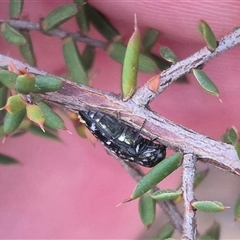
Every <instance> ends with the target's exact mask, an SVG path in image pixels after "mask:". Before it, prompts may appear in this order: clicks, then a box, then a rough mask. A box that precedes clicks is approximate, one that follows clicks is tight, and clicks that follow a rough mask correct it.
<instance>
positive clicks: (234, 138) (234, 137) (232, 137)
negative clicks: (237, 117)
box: [227, 127, 237, 145]
mask: <svg viewBox="0 0 240 240" xmlns="http://www.w3.org/2000/svg"><path fill="white" fill-rule="evenodd" d="M227 137H228V140H229V141H230V142H231V143H232V144H233V145H234V144H235V142H236V141H237V131H236V130H235V129H234V128H233V127H232V128H230V129H229V130H228V132H227Z"/></svg>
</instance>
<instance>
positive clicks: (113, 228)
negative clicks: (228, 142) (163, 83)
mask: <svg viewBox="0 0 240 240" xmlns="http://www.w3.org/2000/svg"><path fill="white" fill-rule="evenodd" d="M66 2H71V1H61V2H60V3H58V2H56V1H34V2H33V1H25V6H24V11H23V15H24V16H26V17H28V18H29V19H30V20H32V21H38V20H39V18H41V17H44V16H45V15H46V14H47V13H49V12H50V11H51V10H53V9H54V8H56V7H57V6H61V5H63V4H64V3H66ZM89 2H90V3H92V4H93V5H94V6H95V7H96V8H98V9H99V10H100V11H102V12H103V13H104V14H105V15H106V16H107V17H108V18H109V19H110V20H111V22H112V23H113V24H114V26H116V27H117V29H118V30H119V31H120V33H122V36H123V38H124V39H125V40H127V39H128V38H129V36H130V35H131V33H132V31H133V14H134V13H136V14H137V18H138V25H139V27H140V30H141V32H142V33H144V32H145V31H146V29H147V27H153V28H156V29H158V30H160V32H161V36H160V38H159V42H158V43H157V44H156V46H155V48H154V52H155V53H156V54H158V49H159V47H160V46H161V45H166V46H169V47H170V48H171V49H172V50H173V51H174V52H175V53H176V54H177V56H178V57H179V59H184V58H186V57H188V56H190V55H191V54H193V53H195V52H196V51H198V50H199V49H201V48H202V47H204V42H203V40H202V38H201V37H200V35H199V33H198V30H197V22H198V21H199V20H200V19H204V20H205V21H207V22H208V23H209V24H210V25H211V27H212V28H213V30H214V32H215V34H216V36H217V37H218V38H220V37H222V36H223V35H225V34H227V33H229V32H230V31H231V30H232V29H233V27H235V26H237V25H238V26H239V20H240V14H239V11H240V6H239V4H238V2H237V1H231V2H228V3H227V2H225V3H221V2H217V1H216V2H215V4H212V3H210V2H209V3H207V2H206V3H198V2H184V1H183V2H181V3H180V2H175V1H171V2H164V1H131V2H128V1H110V0H109V1H104V2H102V1H89ZM0 18H1V19H7V18H8V2H6V1H4V2H2V3H1V8H0ZM63 28H65V29H68V30H73V31H74V30H75V29H76V26H75V22H74V21H73V20H71V21H69V22H68V23H66V24H64V25H63ZM91 35H92V36H93V37H96V38H98V39H102V37H101V36H100V35H99V34H98V33H96V32H95V31H92V32H91ZM31 36H32V37H33V43H34V49H35V53H36V56H37V60H38V67H39V68H40V69H43V70H45V71H48V72H50V73H52V74H56V75H60V74H63V73H65V72H66V68H65V65H64V59H63V56H62V52H61V40H60V39H57V38H51V37H47V36H44V35H41V34H40V33H38V32H32V33H31ZM79 46H80V48H82V45H81V44H79ZM0 49H1V53H2V54H6V55H8V56H11V57H13V58H16V59H18V60H21V61H23V59H22V57H21V56H20V54H19V52H18V49H17V47H16V46H13V45H10V44H8V43H6V42H5V41H4V40H3V39H2V38H0ZM239 56H240V47H239V46H238V47H236V48H234V49H232V50H230V51H228V52H226V53H224V54H222V55H220V56H219V57H218V58H215V59H213V60H212V61H211V62H209V63H208V64H206V66H205V68H204V69H205V72H206V73H207V74H208V75H209V76H210V77H211V79H212V80H213V81H214V82H215V83H216V85H217V86H218V88H219V90H220V98H221V100H222V102H223V103H220V101H219V100H218V99H217V98H215V97H213V96H211V95H209V94H207V93H205V92H204V91H203V90H202V89H201V88H200V87H199V85H198V84H197V83H196V81H195V80H194V79H193V77H192V76H191V75H189V76H188V79H189V80H190V84H188V85H180V84H173V85H172V86H171V87H170V88H168V89H167V90H166V91H165V92H164V93H162V94H161V95H160V96H159V97H158V98H157V99H156V100H155V101H154V102H153V103H152V105H151V107H152V108H153V109H154V110H155V111H157V112H158V113H159V114H161V115H163V116H164V117H167V118H169V119H171V120H173V121H175V122H176V123H179V124H182V125H184V126H186V127H188V128H191V129H194V130H195V131H198V132H200V133H203V134H206V135H208V136H210V137H213V138H216V139H220V136H221V135H222V134H223V133H224V132H225V130H226V128H228V127H231V126H232V125H235V126H236V127H237V128H238V129H240V124H239V116H240V114H239V100H240V95H239V76H240V74H239V73H240V71H239V60H240V58H239ZM120 76H121V65H120V64H118V63H116V62H114V61H113V60H112V59H110V57H108V56H107V54H106V53H105V52H104V51H102V50H99V49H98V50H97V58H96V61H95V64H94V68H93V79H92V83H93V86H94V87H96V88H99V89H102V90H107V91H112V92H115V93H119V91H120ZM150 77H152V75H147V74H140V75H139V87H140V86H141V85H142V84H143V83H145V82H146V81H147V80H148V79H149V78H150ZM67 127H68V129H69V130H70V131H71V132H72V133H73V134H72V135H70V134H69V133H67V132H64V131H62V132H60V136H61V138H62V140H63V143H58V142H54V141H46V140H44V139H41V138H39V137H36V136H33V135H31V134H27V135H25V136H24V137H18V138H9V139H7V140H6V142H5V143H4V144H0V152H1V153H5V154H9V155H11V156H13V157H16V158H17V159H19V161H20V162H21V163H22V164H21V165H15V166H0V196H1V199H0V226H1V227H0V238H1V239H11V238H12V239H16V238H18V239H36V238H44V239H47V238H48V239H53V238H65V239H73V238H77V239H139V238H147V237H146V236H147V235H146V234H147V233H146V232H147V230H146V228H145V227H144V226H143V225H142V224H141V222H140V219H139V216H138V205H137V201H134V202H131V203H128V204H124V205H122V206H120V207H116V205H117V204H118V203H120V202H121V201H122V200H124V199H125V198H127V197H129V195H130V194H131V192H132V189H133V188H134V186H135V182H134V180H133V179H132V178H131V177H130V176H129V175H128V174H127V173H126V172H125V171H124V170H123V169H122V167H121V166H120V164H119V163H118V162H117V161H116V160H115V159H114V158H113V157H111V156H109V155H108V154H107V153H106V152H105V150H104V149H103V147H102V145H101V144H96V146H95V147H93V146H92V144H91V143H90V142H89V141H87V140H84V139H81V138H79V137H78V136H77V134H76V133H75V130H74V128H73V126H72V125H71V122H69V121H67ZM206 167H207V166H204V165H203V164H199V165H198V169H205V168H206ZM180 176H181V171H177V172H176V173H174V174H172V175H171V176H170V177H168V178H167V179H166V180H164V181H163V182H162V183H161V184H160V187H163V188H174V187H176V186H178V184H179V181H180ZM239 186H240V184H239V178H237V177H235V176H233V175H229V174H226V173H223V172H221V171H220V170H216V169H213V168H211V171H210V175H209V178H208V179H207V181H206V182H204V183H203V184H202V186H200V188H199V189H198V190H197V192H196V197H197V198H198V199H201V200H204V199H207V200H219V201H222V202H223V203H224V204H225V205H227V206H231V207H232V209H230V210H227V211H226V212H225V213H221V214H201V213H200V214H199V213H198V214H197V216H198V226H199V232H200V233H203V232H204V230H205V229H206V228H208V227H209V226H210V225H211V224H212V222H213V219H216V220H217V221H218V222H220V223H223V229H222V235H221V236H222V238H223V239H224V238H228V239H230V238H238V237H239V236H240V234H239V223H236V222H233V218H234V217H233V207H234V200H235V198H236V197H237V195H238V193H239ZM225 189H226V190H225ZM224 190H225V191H224ZM158 218H159V219H160V220H161V222H166V221H167V217H166V215H163V214H162V213H160V212H159V217H158ZM155 225H156V226H153V228H157V226H160V225H161V223H159V222H158V223H157V224H155ZM151 231H152V230H151V229H150V230H149V233H148V234H149V236H151ZM176 236H178V235H176Z"/></svg>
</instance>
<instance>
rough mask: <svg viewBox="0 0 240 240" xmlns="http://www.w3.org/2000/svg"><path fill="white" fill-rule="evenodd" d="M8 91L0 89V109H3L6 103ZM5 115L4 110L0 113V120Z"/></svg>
mask: <svg viewBox="0 0 240 240" xmlns="http://www.w3.org/2000/svg"><path fill="white" fill-rule="evenodd" d="M7 94H8V89H7V88H6V87H1V88H0V108H2V107H4V106H5V104H6V102H7ZM5 114H6V111H5V110H2V111H0V118H3V117H4V116H5Z"/></svg>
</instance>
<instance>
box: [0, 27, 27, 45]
mask: <svg viewBox="0 0 240 240" xmlns="http://www.w3.org/2000/svg"><path fill="white" fill-rule="evenodd" d="M1 32H2V36H3V38H4V39H5V40H6V41H7V42H9V43H12V44H15V45H23V44H26V43H27V40H26V39H25V37H24V36H23V34H21V33H20V32H19V31H18V30H16V29H15V28H13V27H12V26H11V25H10V24H8V23H2V24H1Z"/></svg>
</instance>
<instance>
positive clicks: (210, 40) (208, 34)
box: [198, 20, 217, 51]
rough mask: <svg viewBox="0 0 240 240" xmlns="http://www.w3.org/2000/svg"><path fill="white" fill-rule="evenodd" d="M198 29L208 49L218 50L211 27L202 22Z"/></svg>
mask: <svg viewBox="0 0 240 240" xmlns="http://www.w3.org/2000/svg"><path fill="white" fill-rule="evenodd" d="M198 29H199V32H200V33H201V35H202V36H203V38H204V40H205V42H206V44H207V47H208V49H209V50H210V51H214V50H215V49H216V48H217V40H216V37H215V35H214V33H213V31H212V29H211V28H210V26H209V25H208V24H207V23H206V22H205V21H203V20H201V21H199V23H198Z"/></svg>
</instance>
